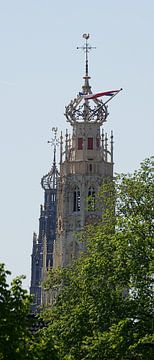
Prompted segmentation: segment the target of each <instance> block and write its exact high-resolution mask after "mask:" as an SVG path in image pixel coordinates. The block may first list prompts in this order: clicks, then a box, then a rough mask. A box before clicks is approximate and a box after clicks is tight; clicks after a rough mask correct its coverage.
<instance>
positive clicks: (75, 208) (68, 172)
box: [30, 34, 121, 311]
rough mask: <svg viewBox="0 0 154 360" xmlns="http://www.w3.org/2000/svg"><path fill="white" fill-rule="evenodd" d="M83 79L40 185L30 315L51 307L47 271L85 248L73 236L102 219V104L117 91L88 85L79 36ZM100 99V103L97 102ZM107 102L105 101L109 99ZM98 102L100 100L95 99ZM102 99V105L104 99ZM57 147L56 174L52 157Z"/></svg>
mask: <svg viewBox="0 0 154 360" xmlns="http://www.w3.org/2000/svg"><path fill="white" fill-rule="evenodd" d="M83 38H84V40H85V44H84V46H83V47H81V49H83V50H84V52H85V75H84V77H83V80H84V83H83V86H82V92H81V93H79V94H78V95H77V97H76V98H75V99H73V100H72V101H71V102H70V104H69V105H68V106H66V109H65V116H66V119H67V121H68V122H69V124H70V125H71V128H72V131H71V134H69V133H68V131H66V134H65V136H63V134H62V132H61V136H60V139H59V140H57V128H56V129H55V128H53V130H54V132H55V138H54V139H53V140H52V143H53V145H54V160H53V166H52V168H51V170H50V172H49V173H48V174H47V175H45V176H44V177H43V178H42V180H41V185H42V188H43V190H44V206H41V211H40V219H39V234H38V236H37V235H36V234H34V237H33V252H32V270H31V287H30V292H31V294H33V295H34V304H33V309H32V310H33V311H36V310H37V309H38V307H39V306H40V305H42V304H47V303H49V302H52V299H51V297H52V296H53V294H52V296H50V295H51V294H50V293H48V292H46V291H45V289H43V280H44V279H45V278H46V276H47V272H48V269H49V268H51V267H54V268H57V267H66V266H68V265H69V264H71V262H72V260H73V259H74V258H76V257H78V256H79V253H80V251H81V250H84V245H83V244H81V242H80V241H79V240H78V237H77V234H78V233H79V232H80V231H81V230H82V229H83V227H84V225H86V224H88V223H96V222H98V221H99V219H100V218H101V215H102V214H101V211H100V209H99V208H98V202H97V195H98V192H99V189H100V186H101V184H102V182H103V180H104V179H105V178H106V177H110V178H112V177H113V134H112V132H111V134H110V136H109V137H108V135H107V134H104V130H103V124H104V123H105V122H106V120H107V116H108V109H107V103H108V102H109V101H110V100H111V99H112V98H113V97H114V96H115V95H116V94H117V93H118V92H119V91H120V90H121V89H120V90H112V91H105V92H103V93H97V94H93V93H92V90H91V86H90V76H89V68H88V67H89V63H88V54H89V51H90V50H91V49H92V47H91V46H89V44H88V39H89V34H84V35H83ZM101 97H103V99H105V101H102V100H101V99H102V98H101ZM108 97H109V98H108ZM100 98H101V99H100ZM106 99H107V100H106ZM57 142H58V143H59V144H60V171H59V172H58V170H57V166H56V161H55V156H56V145H57Z"/></svg>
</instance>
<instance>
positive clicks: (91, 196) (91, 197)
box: [88, 186, 95, 211]
mask: <svg viewBox="0 0 154 360" xmlns="http://www.w3.org/2000/svg"><path fill="white" fill-rule="evenodd" d="M88 211H95V189H94V187H92V186H90V187H89V189H88Z"/></svg>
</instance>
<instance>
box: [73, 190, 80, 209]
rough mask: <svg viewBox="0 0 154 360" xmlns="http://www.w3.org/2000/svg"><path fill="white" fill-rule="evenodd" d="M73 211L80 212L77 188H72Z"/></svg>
mask: <svg viewBox="0 0 154 360" xmlns="http://www.w3.org/2000/svg"><path fill="white" fill-rule="evenodd" d="M73 211H80V189H79V187H78V186H76V187H75V188H74V193H73Z"/></svg>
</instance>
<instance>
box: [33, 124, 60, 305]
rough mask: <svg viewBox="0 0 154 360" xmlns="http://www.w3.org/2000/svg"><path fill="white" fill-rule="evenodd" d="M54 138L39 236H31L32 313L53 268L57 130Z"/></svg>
mask: <svg viewBox="0 0 154 360" xmlns="http://www.w3.org/2000/svg"><path fill="white" fill-rule="evenodd" d="M52 131H53V132H54V138H53V139H52V140H51V141H48V143H51V145H52V146H53V147H54V157H53V164H52V167H51V170H50V171H49V172H48V173H47V174H46V175H44V176H43V177H42V179H41V186H42V188H43V190H44V205H41V207H40V218H39V234H38V236H37V234H36V233H34V234H33V249H32V260H31V286H30V293H31V294H32V295H33V296H34V299H33V304H32V312H36V311H37V310H38V308H39V306H40V305H41V304H42V302H43V301H42V297H43V290H42V289H43V287H42V282H43V281H44V280H45V278H46V274H47V271H48V269H49V268H51V267H52V266H53V244H54V240H55V236H56V197H57V178H58V176H59V173H58V169H57V166H56V146H57V145H58V143H59V141H58V140H57V128H52Z"/></svg>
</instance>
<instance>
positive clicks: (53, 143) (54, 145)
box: [48, 127, 59, 166]
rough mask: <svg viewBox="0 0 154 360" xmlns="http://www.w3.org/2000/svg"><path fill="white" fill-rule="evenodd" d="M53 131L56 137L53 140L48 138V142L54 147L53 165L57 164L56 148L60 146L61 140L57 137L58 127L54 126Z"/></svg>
mask: <svg viewBox="0 0 154 360" xmlns="http://www.w3.org/2000/svg"><path fill="white" fill-rule="evenodd" d="M52 131H53V133H54V137H53V138H52V139H51V140H48V144H51V146H53V147H54V150H53V151H54V158H53V165H54V166H55V165H56V148H57V146H59V140H58V139H57V131H58V128H57V127H53V128H52Z"/></svg>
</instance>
